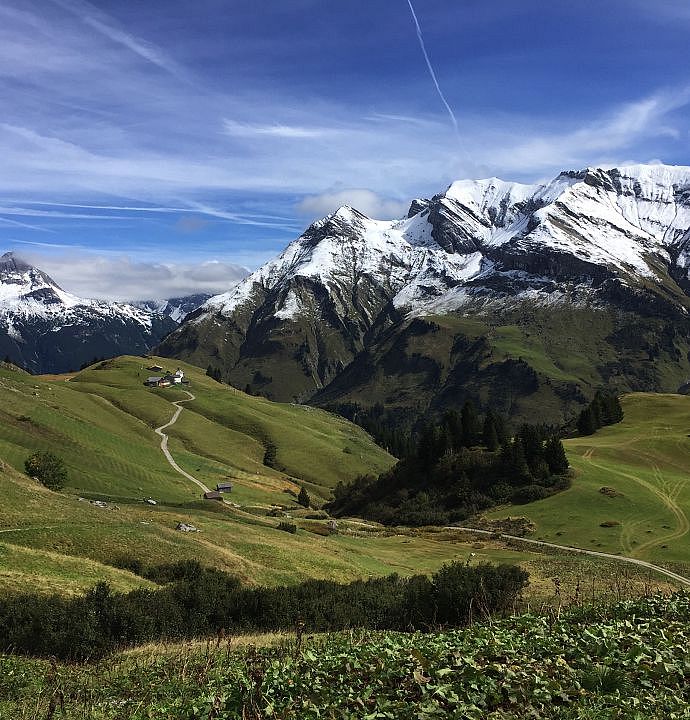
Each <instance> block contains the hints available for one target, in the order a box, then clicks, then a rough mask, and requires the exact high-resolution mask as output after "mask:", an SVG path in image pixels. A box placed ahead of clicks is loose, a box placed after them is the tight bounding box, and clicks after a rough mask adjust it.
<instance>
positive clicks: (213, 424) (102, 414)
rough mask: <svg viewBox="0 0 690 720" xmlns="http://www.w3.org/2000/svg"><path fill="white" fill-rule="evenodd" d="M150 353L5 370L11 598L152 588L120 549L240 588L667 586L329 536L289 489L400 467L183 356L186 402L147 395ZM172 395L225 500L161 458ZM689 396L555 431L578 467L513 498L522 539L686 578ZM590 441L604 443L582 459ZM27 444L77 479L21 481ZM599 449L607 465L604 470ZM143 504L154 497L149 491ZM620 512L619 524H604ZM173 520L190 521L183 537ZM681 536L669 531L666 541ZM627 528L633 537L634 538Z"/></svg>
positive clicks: (323, 416)
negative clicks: (512, 582) (324, 583)
mask: <svg viewBox="0 0 690 720" xmlns="http://www.w3.org/2000/svg"><path fill="white" fill-rule="evenodd" d="M152 362H160V363H163V364H165V362H166V361H165V360H164V359H162V358H160V359H156V358H146V359H143V358H138V357H126V356H125V357H120V358H115V359H113V360H110V361H105V362H102V363H99V364H98V365H96V366H94V367H91V368H88V369H86V370H84V371H82V372H80V373H78V374H77V375H75V376H49V377H46V378H41V377H37V376H30V375H25V374H21V373H18V372H16V371H10V370H1V371H0V384H1V385H2V391H3V396H4V397H5V398H6V401H5V403H4V405H3V408H2V409H1V410H0V414H1V415H2V421H3V422H2V424H1V425H0V457H2V458H3V461H4V462H3V466H2V471H1V472H0V481H1V482H2V486H3V497H4V501H3V514H2V518H1V520H0V524H1V527H0V549H1V552H0V577H1V578H2V581H3V582H2V586H3V591H4V592H12V591H13V590H18V589H20V588H21V587H23V585H24V583H25V582H26V581H27V579H28V578H31V582H32V586H33V587H35V588H36V589H39V590H42V591H51V592H52V591H58V592H61V593H67V594H74V593H78V592H80V591H82V590H85V589H87V588H88V587H90V586H91V585H92V584H93V583H94V581H95V580H96V579H105V580H107V581H108V582H109V583H111V585H112V587H113V588H114V589H115V590H120V591H126V590H128V589H132V588H135V587H149V586H151V583H150V581H147V580H145V579H143V578H141V577H139V576H137V575H135V574H133V573H131V572H128V571H127V570H125V569H121V568H118V567H115V566H116V565H118V564H122V562H123V559H124V558H130V559H131V558H135V559H137V560H139V561H140V562H142V563H143V564H144V565H145V566H149V565H155V564H160V563H166V562H174V561H178V560H184V559H190V560H192V559H194V560H199V561H200V562H202V563H203V564H204V565H207V566H209V567H216V568H218V569H222V570H224V571H226V572H229V573H232V574H234V575H237V576H238V577H240V578H241V579H242V581H243V582H245V583H249V584H269V585H275V584H283V583H288V584H290V583H294V582H297V581H300V580H303V579H306V578H309V577H316V578H324V579H334V580H339V581H346V580H350V579H354V578H364V577H373V576H377V575H384V574H387V573H390V572H398V573H401V574H402V575H406V574H411V573H415V572H429V571H432V570H434V569H437V568H438V567H440V566H441V565H442V564H443V563H444V562H447V561H450V560H456V559H460V560H461V561H465V560H467V561H470V559H471V561H472V562H473V563H478V562H481V561H495V562H504V561H505V562H519V563H521V564H522V565H523V567H525V568H527V569H529V570H530V573H531V575H532V583H531V585H530V589H529V591H528V595H529V596H530V597H532V598H533V599H534V600H535V601H536V600H538V601H539V602H542V601H545V600H547V599H549V598H553V582H552V580H551V579H550V578H553V577H554V576H558V577H560V578H562V582H563V588H564V592H565V591H566V589H567V592H574V591H575V590H574V588H575V586H576V585H577V584H578V583H579V582H580V581H581V580H582V579H583V578H584V577H589V578H597V579H596V581H593V582H595V583H596V585H597V590H596V592H597V594H606V593H608V592H611V588H612V585H611V582H610V578H612V577H616V578H617V582H619V583H620V582H622V583H624V584H625V585H626V587H628V588H629V590H630V592H635V590H633V588H637V591H641V589H642V588H643V587H644V586H645V585H647V584H648V583H651V584H652V585H653V586H655V587H669V586H672V584H673V583H672V582H671V581H670V580H665V579H664V578H662V577H661V576H658V575H655V574H654V573H653V572H651V571H646V570H643V569H635V568H627V567H622V566H620V565H617V564H616V563H615V561H607V560H604V559H602V560H597V559H594V558H590V559H583V558H578V557H573V556H569V555H567V554H561V555H560V556H559V555H555V556H554V555H549V554H548V553H547V554H546V555H545V554H543V553H542V552H540V551H539V550H538V549H536V548H531V547H528V546H526V545H525V544H522V545H520V544H515V543H511V542H509V541H507V540H505V541H504V540H500V539H496V538H487V537H482V538H477V537H476V536H472V535H471V534H463V533H462V532H458V531H443V530H441V529H434V528H426V529H425V528H422V529H413V530H406V529H403V528H398V529H392V528H384V527H382V526H379V525H377V524H376V523H367V522H364V523H362V522H359V521H356V520H354V519H353V520H347V519H346V520H342V521H339V522H338V532H337V534H329V533H328V530H327V528H326V522H325V520H324V519H318V518H325V515H323V514H321V513H320V512H319V511H313V510H312V511H308V510H305V509H304V508H302V507H300V506H299V505H298V504H297V503H296V500H295V497H296V494H297V491H298V490H299V488H300V487H302V486H304V487H305V488H307V489H308V492H309V494H310V495H311V496H312V499H313V502H314V504H316V505H320V504H321V503H322V502H323V501H324V500H326V499H327V498H328V497H329V494H330V489H331V488H332V487H333V486H334V485H335V484H336V483H337V482H338V481H340V480H344V479H348V478H352V477H354V476H355V475H357V474H360V473H364V472H371V471H372V470H374V471H379V472H380V471H383V470H384V469H386V468H388V467H390V466H391V464H392V463H393V462H394V459H393V458H392V457H391V456H389V455H387V454H386V453H385V452H384V451H382V450H381V449H380V448H378V447H377V446H376V445H375V444H374V443H373V442H372V441H371V439H370V438H369V437H368V436H367V435H366V433H364V432H363V431H362V430H361V429H360V428H358V427H357V426H355V425H352V424H350V423H348V422H346V421H344V420H343V419H342V418H338V417H337V416H334V415H331V414H329V413H326V412H324V411H322V410H315V409H312V408H309V407H306V406H295V405H289V404H288V405H281V404H275V403H271V402H270V401H267V400H265V399H263V398H257V397H252V396H248V395H245V394H244V393H242V392H240V391H237V390H235V389H234V388H231V387H230V386H227V385H221V384H219V383H217V382H216V381H215V380H212V379H211V378H209V377H208V376H206V375H205V374H204V373H203V372H202V371H201V370H200V369H198V368H195V367H194V366H191V365H188V364H186V363H180V366H181V368H182V369H183V370H184V372H185V376H186V377H188V378H189V379H190V381H191V384H190V386H189V387H190V389H191V390H192V391H193V395H194V398H195V399H194V400H191V399H190V398H189V397H188V395H187V393H186V392H185V391H183V390H180V389H178V388H176V387H171V388H166V389H149V388H145V387H144V386H143V384H142V383H143V379H144V378H145V377H146V376H147V374H148V372H147V370H146V367H145V366H146V365H147V364H150V363H152ZM173 402H179V403H180V405H178V407H182V408H184V409H183V410H182V411H181V412H180V413H179V416H178V419H177V421H176V422H175V423H174V424H173V425H170V426H169V427H167V428H165V432H166V433H167V434H168V435H169V448H170V452H171V454H172V457H173V458H174V460H175V462H176V463H178V464H179V466H180V468H181V469H182V470H184V471H185V472H187V473H189V475H191V476H192V477H193V478H195V479H197V480H198V481H199V482H201V483H202V484H203V485H204V486H205V487H209V488H214V487H215V486H216V484H217V483H218V482H222V481H224V480H227V479H228V478H232V482H233V489H232V492H231V493H229V494H228V495H227V496H226V501H227V502H226V503H218V502H214V501H204V500H203V499H202V498H201V494H202V490H201V488H200V487H198V486H196V485H195V484H193V483H192V482H191V481H190V480H189V479H187V478H185V477H183V476H181V475H180V474H179V473H177V472H176V471H175V470H174V469H173V468H172V467H171V466H170V465H169V464H168V462H167V460H166V458H165V457H164V455H163V454H162V452H161V449H160V440H161V438H160V437H159V436H158V435H156V433H155V432H154V429H155V428H160V427H161V426H164V425H165V424H166V423H169V422H170V420H171V418H172V417H173V414H174V413H176V411H175V406H174V405H173V404H172V403H173ZM689 402H690V399H687V398H684V397H681V396H654V395H639V396H638V395H632V396H628V397H626V398H624V407H625V409H626V419H625V420H624V422H623V423H621V424H620V425H618V426H615V427H613V428H608V429H606V430H603V431H600V432H599V433H597V435H596V436H593V437H591V438H578V439H573V440H568V441H566V447H567V449H568V456H569V458H570V461H571V464H572V465H573V466H574V467H575V469H576V477H575V480H574V482H573V487H572V488H571V489H570V490H568V491H566V492H563V493H559V494H558V495H556V496H553V497H552V498H549V499H548V500H547V501H540V502H537V503H532V504H530V505H526V506H513V507H511V508H510V509H509V514H510V515H525V516H527V517H529V518H530V519H531V520H533V521H534V522H535V524H536V527H537V529H536V531H535V533H533V534H532V535H530V537H533V538H535V539H544V540H551V541H553V542H555V543H557V544H563V545H569V544H572V545H578V546H582V547H585V548H590V549H594V550H602V551H607V552H612V553H621V554H625V555H628V554H629V555H631V556H633V557H641V558H644V559H651V560H653V561H654V562H658V563H660V564H663V565H665V566H669V567H673V568H675V569H677V570H678V571H679V572H681V573H685V574H687V568H688V567H689V566H690V548H688V546H687V544H686V543H687V541H688V538H687V537H686V535H685V534H684V533H683V528H684V525H683V523H682V522H681V520H680V518H676V517H675V515H674V513H673V511H672V510H670V509H668V504H669V503H670V502H675V503H676V504H677V505H679V506H681V507H685V508H687V504H686V503H687V500H686V499H685V495H683V493H684V492H686V491H687V488H685V486H684V485H683V486H682V487H681V485H682V474H681V472H680V468H682V467H683V463H684V462H685V458H686V457H687V455H686V453H688V448H687V447H686V446H685V445H684V443H683V438H684V437H685V436H686V435H687V432H685V430H686V427H685V423H686V422H687V418H688V408H687V403H689ZM659 403H661V405H662V406H663V410H664V412H663V416H664V418H665V420H664V422H665V423H666V424H665V425H664V426H663V428H659V433H658V434H657V435H656V436H654V435H652V436H651V437H650V439H649V440H642V438H646V437H647V435H646V433H647V432H648V429H647V424H648V423H649V422H651V421H649V420H645V418H649V417H652V415H651V414H650V411H651V410H653V411H654V413H656V412H657V410H660V409H661V408H658V407H657V404H659ZM664 428H665V430H664ZM662 430H664V432H662ZM269 441H270V442H271V443H273V444H274V446H275V461H274V462H273V467H269V466H267V465H266V464H265V463H264V460H265V446H266V443H267V442H269ZM638 443H642V445H641V446H638ZM592 448H596V449H597V450H599V452H600V453H601V454H600V455H599V456H595V458H593V459H592V458H591V454H590V456H588V457H589V458H590V459H588V457H583V454H585V455H586V454H587V453H588V452H589V451H590V450H591V449H592ZM605 448H608V450H606V451H605V450H604V449H605ZM616 448H619V449H618V450H616ZM35 449H41V450H50V451H53V452H55V453H56V454H59V455H60V456H62V457H63V458H64V459H65V462H66V464H67V467H68V471H69V477H70V480H69V483H68V486H67V487H66V489H65V490H64V491H63V492H61V493H53V492H50V491H48V490H47V489H45V488H43V487H42V486H41V485H39V484H38V483H36V482H35V481H33V480H31V479H29V478H27V477H26V476H25V475H24V474H23V472H22V471H23V462H24V459H25V458H26V457H27V456H28V455H29V454H30V452H32V451H33V450H35ZM595 451H596V450H595ZM605 452H607V453H608V455H606V454H605ZM620 452H624V453H626V455H625V456H626V458H627V463H628V465H627V466H626V467H627V468H628V470H629V471H630V472H629V473H628V471H623V472H626V473H627V474H630V475H631V476H633V477H634V478H638V476H639V477H640V478H641V479H643V480H644V481H645V482H647V483H648V484H649V485H650V487H656V486H654V485H651V483H653V482H656V481H655V480H654V478H655V477H656V476H655V475H654V472H655V471H654V470H653V469H650V470H649V471H647V470H645V462H646V461H647V460H649V461H651V462H653V464H654V465H655V466H656V468H657V470H656V472H657V473H660V474H661V475H662V476H663V477H664V478H666V482H667V483H670V485H664V486H659V490H658V493H662V494H663V493H665V492H666V493H668V495H667V496H666V501H662V499H661V498H660V497H659V494H655V493H654V492H650V491H649V490H648V489H646V488H644V487H643V486H642V485H641V484H640V482H639V481H638V479H632V478H627V477H625V475H622V476H621V475H619V476H616V474H615V473H616V472H617V471H616V468H620V465H619V464H618V463H619V461H620V457H619V456H618V455H617V454H616V453H620ZM607 458H608V459H607ZM592 460H593V461H594V462H597V463H605V462H608V463H609V466H606V468H605V469H604V470H602V469H599V468H597V467H596V466H595V465H594V464H593V461H592ZM609 467H610V468H613V470H611V472H609ZM618 472H620V470H618ZM669 473H670V474H669ZM674 473H675V474H674ZM603 485H608V486H614V487H615V488H616V490H617V492H620V493H621V494H622V495H621V496H620V497H615V498H609V497H606V496H604V495H602V494H601V493H599V492H598V490H599V488H600V487H601V486H603ZM679 493H680V494H679ZM147 498H150V499H153V500H155V502H156V505H149V504H147V503H146V502H144V501H145V499H147ZM95 501H98V502H100V503H103V504H104V505H105V506H99V505H98V504H93V502H95ZM587 503H589V504H587ZM616 503H618V505H616ZM277 506H279V507H281V508H284V510H283V511H279V512H276V513H275V514H277V515H279V516H280V515H283V513H285V514H287V515H289V516H290V521H291V522H296V523H297V525H298V528H299V530H298V532H297V534H294V535H293V534H290V533H286V532H284V531H281V530H278V529H277V525H278V524H279V522H280V517H271V512H272V510H274V509H275V508H276V507H277ZM673 507H675V505H673ZM682 512H684V511H681V513H682ZM310 514H311V515H314V519H310V518H309V517H308V516H309V515H310ZM505 514H506V513H505V511H503V512H502V513H501V512H500V511H497V512H494V513H492V514H491V515H490V516H491V517H494V516H495V517H500V516H502V515H505ZM619 517H620V518H621V520H620V522H621V525H620V526H619V527H618V526H616V527H611V528H601V527H599V525H600V523H601V522H603V521H605V520H610V519H616V518H619ZM683 517H684V515H683ZM643 518H647V524H644V522H643ZM180 522H183V523H187V524H190V525H192V526H194V527H196V528H197V529H198V530H199V531H200V532H197V533H194V532H192V533H183V532H180V531H178V530H176V527H177V525H178V523H180ZM662 525H667V526H668V528H669V529H668V530H664V529H663V528H662ZM648 526H649V527H652V528H654V532H655V533H656V534H655V535H654V536H652V537H650V536H649V534H647V533H646V532H645V531H646V529H648ZM636 528H637V529H636ZM635 533H637V534H635ZM674 535H675V538H676V542H671V541H670V539H669V538H670V537H671V536H674ZM637 537H640V538H641V539H640V540H638V541H637V543H634V542H633V541H634V540H635V539H636V538H637ZM652 542H653V543H654V544H651V543H652ZM623 543H628V544H627V545H624V544H623ZM663 544H666V545H670V546H671V547H667V548H662V547H661V545H663Z"/></svg>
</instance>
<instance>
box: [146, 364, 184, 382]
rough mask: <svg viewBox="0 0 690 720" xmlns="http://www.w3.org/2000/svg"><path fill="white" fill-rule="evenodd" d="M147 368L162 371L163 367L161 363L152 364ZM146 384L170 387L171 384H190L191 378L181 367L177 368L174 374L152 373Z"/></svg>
mask: <svg viewBox="0 0 690 720" xmlns="http://www.w3.org/2000/svg"><path fill="white" fill-rule="evenodd" d="M146 369H147V370H151V371H152V372H161V370H163V368H162V367H161V366H160V365H152V366H151V367H149V368H146ZM144 385H146V386H147V387H170V386H171V385H189V380H187V379H186V378H185V376H184V373H183V372H182V370H180V368H177V370H176V371H175V374H174V375H171V374H170V373H166V374H165V375H152V376H151V377H149V378H147V379H146V382H144Z"/></svg>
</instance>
